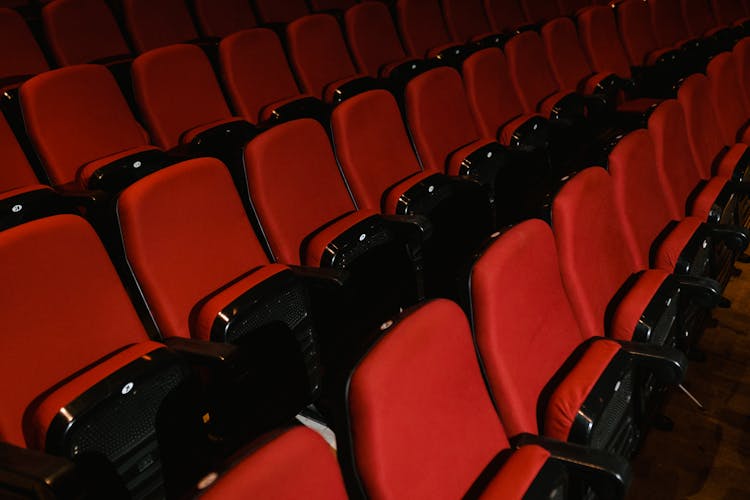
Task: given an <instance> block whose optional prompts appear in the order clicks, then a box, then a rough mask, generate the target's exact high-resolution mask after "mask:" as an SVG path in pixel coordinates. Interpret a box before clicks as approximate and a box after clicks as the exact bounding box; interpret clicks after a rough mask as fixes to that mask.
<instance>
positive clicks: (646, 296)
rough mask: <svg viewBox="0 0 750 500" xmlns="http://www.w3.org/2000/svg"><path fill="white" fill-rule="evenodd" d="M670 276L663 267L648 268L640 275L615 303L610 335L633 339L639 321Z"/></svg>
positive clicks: (627, 339) (618, 338)
mask: <svg viewBox="0 0 750 500" xmlns="http://www.w3.org/2000/svg"><path fill="white" fill-rule="evenodd" d="M668 276H669V273H668V272H667V271H664V270H663V269H647V270H646V271H644V272H642V273H640V274H639V275H638V277H637V278H636V280H635V282H634V283H633V284H632V286H630V288H629V289H628V291H627V294H625V296H623V297H621V298H620V300H619V301H618V302H617V303H613V306H614V313H613V314H612V322H611V324H610V325H609V332H608V333H609V336H610V337H612V338H614V339H617V340H625V341H630V340H633V332H635V328H636V325H637V324H638V321H640V319H641V317H642V316H643V313H644V311H645V310H646V308H647V307H648V305H649V304H650V303H651V301H652V300H653V299H654V295H655V294H656V292H657V291H658V290H659V287H660V286H661V285H662V283H664V280H666V279H667V277H668Z"/></svg>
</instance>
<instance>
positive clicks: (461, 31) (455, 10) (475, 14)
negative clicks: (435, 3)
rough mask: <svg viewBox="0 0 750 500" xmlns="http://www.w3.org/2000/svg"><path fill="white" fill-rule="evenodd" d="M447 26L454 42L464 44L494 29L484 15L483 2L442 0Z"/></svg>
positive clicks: (475, 0) (478, 0) (474, 0)
mask: <svg viewBox="0 0 750 500" xmlns="http://www.w3.org/2000/svg"><path fill="white" fill-rule="evenodd" d="M440 3H441V4H442V6H443V14H444V15H445V24H446V25H447V27H448V33H450V35H451V38H453V41H454V42H458V43H464V42H468V41H469V40H471V38H472V37H474V36H477V35H484V34H486V33H490V32H491V31H492V28H490V24H489V22H488V21H487V16H486V15H485V13H484V7H483V6H482V0H442V1H441V2H440Z"/></svg>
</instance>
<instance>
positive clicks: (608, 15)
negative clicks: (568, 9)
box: [578, 6, 642, 79]
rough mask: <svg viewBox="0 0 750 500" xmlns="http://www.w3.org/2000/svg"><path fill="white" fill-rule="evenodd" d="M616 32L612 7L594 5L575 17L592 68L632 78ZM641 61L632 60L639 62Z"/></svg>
mask: <svg viewBox="0 0 750 500" xmlns="http://www.w3.org/2000/svg"><path fill="white" fill-rule="evenodd" d="M614 33H617V26H616V24H615V16H614V13H613V12H612V9H611V8H609V7H604V6H594V7H592V8H591V9H588V10H586V11H585V12H582V13H581V14H580V15H579V16H578V35H579V37H580V40H581V45H582V46H583V48H584V50H585V51H586V55H587V56H588V60H589V62H590V63H591V67H592V68H593V69H594V71H597V72H599V73H614V74H616V75H617V76H619V77H620V78H626V79H629V78H631V76H632V74H631V72H630V65H631V63H630V62H628V56H627V55H626V54H625V49H624V48H623V45H622V42H620V38H619V37H617V36H613V34H614ZM638 64H642V63H637V64H636V63H633V65H634V66H635V65H638Z"/></svg>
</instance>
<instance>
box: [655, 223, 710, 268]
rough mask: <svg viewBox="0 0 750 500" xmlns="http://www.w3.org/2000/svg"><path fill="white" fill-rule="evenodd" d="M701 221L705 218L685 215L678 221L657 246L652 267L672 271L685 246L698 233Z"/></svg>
mask: <svg viewBox="0 0 750 500" xmlns="http://www.w3.org/2000/svg"><path fill="white" fill-rule="evenodd" d="M703 222H705V219H703V220H701V219H699V218H698V217H685V218H684V219H682V220H681V221H679V222H678V223H677V225H676V226H675V227H674V228H672V230H671V231H670V232H669V234H668V235H666V236H665V237H664V239H663V240H662V241H661V243H660V244H659V245H658V246H657V248H656V251H655V252H654V253H655V257H654V262H653V263H652V264H651V265H652V267H655V268H656V269H664V270H665V271H668V272H674V270H675V267H676V266H677V263H678V262H679V259H680V256H682V255H683V254H684V251H685V247H687V245H688V243H689V242H690V240H692V239H693V237H695V235H696V234H697V233H698V231H699V229H700V226H701V224H702V223H703Z"/></svg>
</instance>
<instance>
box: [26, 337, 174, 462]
mask: <svg viewBox="0 0 750 500" xmlns="http://www.w3.org/2000/svg"><path fill="white" fill-rule="evenodd" d="M163 347H164V346H163V345H162V344H159V343H157V342H151V341H144V342H141V343H138V344H134V345H132V346H129V347H127V348H126V349H124V350H122V351H120V352H118V353H117V354H115V355H113V356H111V357H108V358H107V359H105V360H104V361H101V362H99V363H97V364H95V365H94V366H93V367H91V368H89V369H87V370H86V371H84V372H83V373H80V374H78V375H76V376H75V377H73V378H72V379H70V380H66V381H65V383H64V384H63V385H61V386H59V387H56V388H55V389H54V390H53V391H52V392H50V393H48V394H45V396H44V398H43V399H41V400H40V401H39V404H38V406H36V407H35V408H34V411H32V412H30V413H29V415H28V420H27V421H26V422H24V436H25V438H26V445H27V446H28V447H29V448H32V449H37V450H44V449H45V446H46V444H45V443H46V439H47V431H48V430H49V426H50V424H51V423H52V420H53V419H54V418H55V417H56V416H57V414H58V413H60V410H61V409H62V408H64V407H65V406H67V405H68V404H70V403H72V402H73V401H75V399H76V398H77V397H78V396H80V395H81V394H83V393H84V392H86V391H87V390H89V389H91V388H92V387H93V386H94V385H96V384H97V383H98V382H101V381H102V380H104V379H105V378H107V377H109V376H110V375H112V374H113V373H115V372H116V371H117V370H119V369H121V368H124V367H125V366H127V365H128V364H130V363H132V362H133V361H135V360H136V359H138V358H140V357H143V356H148V355H149V354H151V353H152V352H154V351H155V350H157V349H160V348H163Z"/></svg>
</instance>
